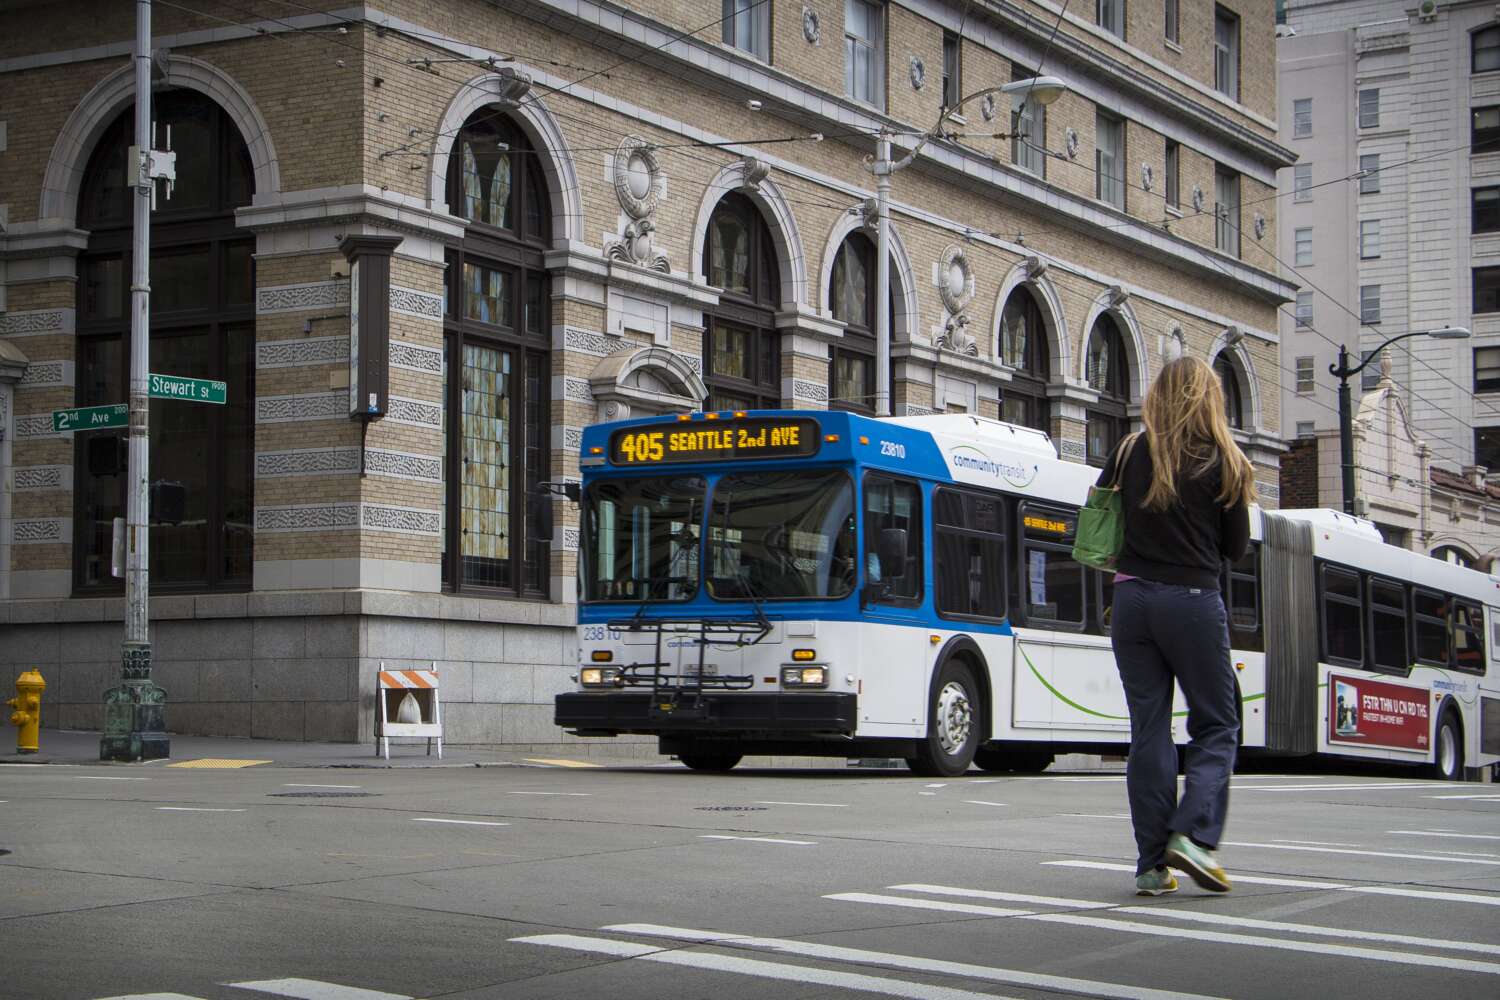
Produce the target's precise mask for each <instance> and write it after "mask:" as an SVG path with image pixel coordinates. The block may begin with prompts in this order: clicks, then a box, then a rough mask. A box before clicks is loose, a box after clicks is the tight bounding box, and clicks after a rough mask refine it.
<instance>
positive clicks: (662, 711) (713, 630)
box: [607, 615, 771, 719]
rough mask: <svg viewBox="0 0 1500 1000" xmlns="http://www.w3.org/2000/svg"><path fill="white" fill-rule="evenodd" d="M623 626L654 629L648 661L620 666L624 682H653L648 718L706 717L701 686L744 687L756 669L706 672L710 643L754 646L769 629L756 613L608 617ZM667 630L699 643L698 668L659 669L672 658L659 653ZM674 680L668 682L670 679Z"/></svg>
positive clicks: (633, 684) (640, 684) (612, 624)
mask: <svg viewBox="0 0 1500 1000" xmlns="http://www.w3.org/2000/svg"><path fill="white" fill-rule="evenodd" d="M607 625H608V627H609V628H611V629H617V630H619V631H621V632H638V633H643V632H655V633H656V645H655V655H654V658H653V659H652V661H651V662H648V663H631V664H626V665H624V666H622V667H621V668H620V674H619V677H620V680H619V683H620V684H621V685H622V686H624V687H645V686H646V685H647V684H650V686H651V704H650V707H649V709H648V712H649V715H650V717H651V718H655V719H662V718H676V719H705V718H707V717H708V707H707V705H706V704H705V703H704V701H703V691H704V689H705V688H711V689H714V690H721V691H743V690H745V689H747V688H749V687H751V686H752V685H753V684H754V683H755V675H754V674H723V675H721V674H714V675H711V676H710V675H708V674H706V673H705V672H704V666H705V658H706V657H707V655H708V647H709V646H710V645H727V644H733V645H734V646H735V647H736V648H739V647H742V646H753V645H755V644H756V643H758V642H760V641H761V640H762V639H764V638H765V637H766V636H767V635H769V634H770V632H771V623H770V621H769V620H767V619H766V617H765V616H764V615H759V616H757V617H756V618H755V619H738V618H697V619H693V618H654V619H645V618H642V617H640V616H639V615H637V616H635V617H633V618H618V619H615V620H613V621H610V622H608V623H607ZM667 635H675V636H687V637H690V638H691V639H692V641H693V642H694V643H696V644H697V646H698V669H697V670H686V671H683V672H681V673H670V674H669V673H663V668H669V667H671V664H670V663H668V662H667V661H666V660H664V659H663V658H662V641H663V638H664V637H665V636H667ZM674 681H675V683H672V682H674Z"/></svg>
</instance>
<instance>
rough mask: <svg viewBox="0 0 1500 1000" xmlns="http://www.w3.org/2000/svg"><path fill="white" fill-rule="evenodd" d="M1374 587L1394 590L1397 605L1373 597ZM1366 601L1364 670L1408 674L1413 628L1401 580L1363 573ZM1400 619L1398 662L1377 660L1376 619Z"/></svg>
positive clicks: (1399, 674)
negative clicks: (1365, 665) (1391, 662)
mask: <svg viewBox="0 0 1500 1000" xmlns="http://www.w3.org/2000/svg"><path fill="white" fill-rule="evenodd" d="M1377 587H1381V588H1386V589H1388V590H1393V591H1395V592H1396V593H1397V594H1399V595H1400V601H1401V604H1400V606H1399V607H1397V606H1396V605H1393V604H1391V603H1389V602H1387V601H1378V600H1376V595H1375V591H1376V588H1377ZM1364 603H1365V659H1366V660H1367V661H1368V666H1367V669H1368V670H1370V672H1372V673H1377V674H1387V675H1389V676H1392V677H1409V676H1411V670H1412V663H1411V648H1412V637H1413V629H1412V627H1411V595H1410V593H1409V592H1408V588H1407V585H1406V583H1405V582H1404V581H1401V580H1396V579H1392V578H1391V577H1387V576H1380V575H1378V574H1375V573H1370V574H1367V575H1366V576H1365V585H1364ZM1381 617H1384V618H1400V620H1401V630H1402V631H1401V642H1400V648H1401V663H1400V664H1399V665H1396V666H1392V665H1390V664H1386V663H1382V662H1381V661H1380V659H1379V655H1380V652H1381V650H1380V643H1379V641H1378V639H1377V636H1378V629H1377V627H1376V622H1377V619H1378V618H1381Z"/></svg>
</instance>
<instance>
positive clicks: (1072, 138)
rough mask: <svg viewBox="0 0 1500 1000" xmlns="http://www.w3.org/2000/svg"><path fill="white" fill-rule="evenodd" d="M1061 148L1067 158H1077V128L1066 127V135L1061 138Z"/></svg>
mask: <svg viewBox="0 0 1500 1000" xmlns="http://www.w3.org/2000/svg"><path fill="white" fill-rule="evenodd" d="M1063 149H1064V150H1065V151H1066V152H1067V154H1068V159H1070V160H1076V159H1078V130H1077V129H1071V128H1070V129H1068V133H1067V136H1066V137H1065V138H1064V139H1063Z"/></svg>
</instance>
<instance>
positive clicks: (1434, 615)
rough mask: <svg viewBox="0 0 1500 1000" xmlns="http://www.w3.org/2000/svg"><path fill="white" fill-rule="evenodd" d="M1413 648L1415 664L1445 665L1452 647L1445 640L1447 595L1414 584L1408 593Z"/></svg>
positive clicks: (1446, 635) (1446, 633) (1446, 632)
mask: <svg viewBox="0 0 1500 1000" xmlns="http://www.w3.org/2000/svg"><path fill="white" fill-rule="evenodd" d="M1411 609H1412V625H1413V626H1414V627H1413V632H1414V636H1413V639H1414V648H1413V650H1412V652H1413V653H1414V654H1415V655H1414V658H1415V659H1416V661H1417V662H1418V663H1425V664H1427V665H1428V666H1429V667H1446V666H1448V664H1449V655H1448V654H1449V652H1450V651H1451V646H1450V644H1449V642H1448V636H1449V631H1448V598H1447V597H1446V596H1444V595H1443V594H1439V593H1438V592H1437V591H1434V590H1424V589H1422V588H1421V587H1413V588H1412V593H1411Z"/></svg>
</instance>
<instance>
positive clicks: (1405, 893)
mask: <svg viewBox="0 0 1500 1000" xmlns="http://www.w3.org/2000/svg"><path fill="white" fill-rule="evenodd" d="M1042 864H1044V865H1057V866H1060V867H1063V868H1095V869H1099V870H1102V871H1111V872H1134V871H1135V866H1134V865H1120V864H1110V863H1109V862H1107V861H1043V862H1042ZM1231 878H1233V879H1234V881H1235V882H1243V883H1245V884H1246V885H1279V886H1286V887H1287V888H1291V889H1337V890H1338V891H1339V892H1362V893H1365V894H1367V895H1370V896H1402V897H1405V898H1408V899H1431V900H1435V901H1438V902H1443V903H1477V904H1478V905H1480V906H1500V895H1497V896H1476V895H1474V894H1473V893H1465V892H1439V891H1438V890H1436V889H1409V888H1407V887H1406V886H1394V885H1345V884H1343V883H1342V882H1307V881H1303V880H1301V879H1294V878H1270V877H1268V876H1264V875H1240V874H1238V873H1236V874H1234V875H1232V876H1231Z"/></svg>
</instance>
